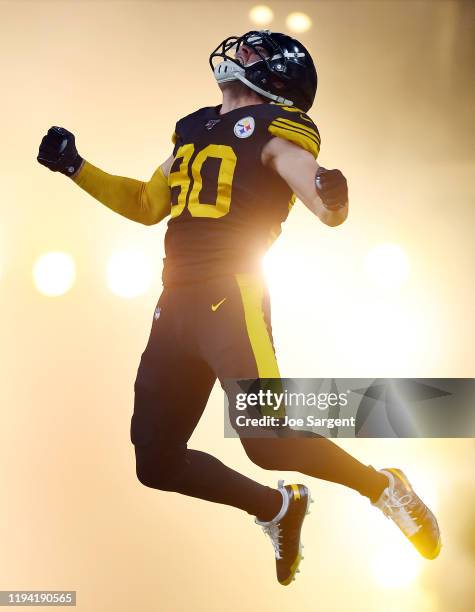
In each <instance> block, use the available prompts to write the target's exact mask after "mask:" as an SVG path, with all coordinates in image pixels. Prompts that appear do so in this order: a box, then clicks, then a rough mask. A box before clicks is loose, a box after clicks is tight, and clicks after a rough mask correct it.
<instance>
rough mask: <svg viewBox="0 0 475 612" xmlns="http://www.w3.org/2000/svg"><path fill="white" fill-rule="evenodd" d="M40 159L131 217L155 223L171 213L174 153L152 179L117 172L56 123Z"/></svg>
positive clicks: (43, 145) (46, 138) (48, 136)
mask: <svg viewBox="0 0 475 612" xmlns="http://www.w3.org/2000/svg"><path fill="white" fill-rule="evenodd" d="M37 159H38V162H39V163H40V164H42V165H44V166H46V167H47V168H49V169H50V170H52V171H53V172H61V173H62V174H65V175H66V176H69V177H70V178H71V179H72V180H73V181H74V182H75V183H76V184H77V185H79V187H81V188H82V189H84V190H85V191H86V192H87V193H89V194H90V195H92V196H93V197H94V198H95V199H96V200H98V201H99V202H101V203H102V204H104V205H105V206H107V207H108V208H110V209H111V210H113V211H114V212H116V213H118V214H119V215H122V216H123V217H126V218H127V219H131V220H132V221H137V222H138V223H143V224H144V225H154V224H155V223H158V222H159V221H161V220H162V219H164V218H165V217H166V216H167V215H169V214H170V210H171V197H170V188H169V187H168V180H167V176H168V174H169V172H170V167H171V165H172V163H173V156H170V157H169V158H168V159H167V160H166V161H165V162H164V163H163V164H161V165H160V166H159V167H158V168H157V170H156V171H155V172H154V174H153V176H152V178H151V179H150V180H149V181H148V182H142V181H138V180H136V179H132V178H126V177H123V176H115V175H112V174H108V173H107V172H104V171H103V170H101V169H100V168H96V166H93V165H92V164H91V163H89V162H87V161H86V160H84V159H83V158H82V157H81V156H80V155H79V154H78V152H77V149H76V145H75V140H74V135H73V134H71V132H68V130H65V129H64V128H58V127H52V128H50V129H49V130H48V133H47V134H46V136H44V138H43V140H42V141H41V145H40V150H39V153H38V157H37Z"/></svg>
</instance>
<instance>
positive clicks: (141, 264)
mask: <svg viewBox="0 0 475 612" xmlns="http://www.w3.org/2000/svg"><path fill="white" fill-rule="evenodd" d="M152 276H153V273H152V266H151V263H150V259H149V258H148V257H147V256H146V255H145V253H143V252H142V251H139V250H132V249H129V250H124V251H117V252H116V253H114V254H113V255H112V256H111V258H110V259H109V263H108V265H107V284H108V286H109V289H110V290H111V291H112V293H114V294H115V295H118V296H119V297H123V298H133V297H137V296H138V295H141V294H143V293H145V292H146V291H147V289H149V287H150V285H151V283H152Z"/></svg>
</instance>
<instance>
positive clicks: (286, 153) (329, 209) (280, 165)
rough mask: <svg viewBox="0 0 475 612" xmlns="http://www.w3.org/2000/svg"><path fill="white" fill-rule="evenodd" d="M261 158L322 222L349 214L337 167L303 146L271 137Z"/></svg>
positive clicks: (333, 222)
mask: <svg viewBox="0 0 475 612" xmlns="http://www.w3.org/2000/svg"><path fill="white" fill-rule="evenodd" d="M262 162H263V163H264V165H266V166H270V167H271V168H272V169H273V170H275V172H277V174H278V175H279V176H280V177H281V178H283V179H284V181H285V182H286V183H287V185H288V186H289V187H290V189H292V191H293V192H294V193H295V194H296V196H297V197H298V198H299V199H300V200H301V201H302V202H303V203H304V204H305V206H306V207H307V208H308V209H309V210H311V211H312V212H313V213H314V214H315V215H316V216H317V217H318V218H319V219H320V221H322V222H323V223H325V225H329V226H331V227H335V226H337V225H341V223H343V221H345V219H346V218H347V216H348V187H347V183H346V179H345V177H344V176H343V174H342V173H341V172H340V170H326V169H325V168H322V167H321V166H319V165H318V163H317V162H316V160H315V158H314V156H313V155H312V153H310V152H309V151H306V150H305V149H303V148H302V147H300V146H298V145H297V144H294V143H293V142H290V141H289V140H284V139H283V138H279V137H274V138H272V139H271V140H269V142H268V143H267V144H266V145H265V147H264V148H263V150H262Z"/></svg>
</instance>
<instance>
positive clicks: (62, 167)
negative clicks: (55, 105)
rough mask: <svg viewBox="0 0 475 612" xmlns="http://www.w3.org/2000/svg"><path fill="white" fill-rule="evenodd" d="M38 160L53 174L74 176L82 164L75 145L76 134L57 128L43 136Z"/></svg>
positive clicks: (54, 127) (51, 129)
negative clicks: (60, 173)
mask: <svg viewBox="0 0 475 612" xmlns="http://www.w3.org/2000/svg"><path fill="white" fill-rule="evenodd" d="M36 159H37V160H38V161H39V162H40V164H42V165H43V166H46V167H47V168H49V169H50V170H52V171H53V172H62V173H63V174H65V175H66V176H73V175H74V174H75V173H76V172H77V171H78V170H79V167H80V166H81V163H82V157H81V156H80V155H79V153H78V152H77V149H76V145H75V143H74V134H71V132H68V130H65V129H64V128H62V127H56V126H53V127H51V128H50V129H49V130H48V133H47V134H46V136H43V140H42V141H41V144H40V150H39V153H38V157H37V158H36Z"/></svg>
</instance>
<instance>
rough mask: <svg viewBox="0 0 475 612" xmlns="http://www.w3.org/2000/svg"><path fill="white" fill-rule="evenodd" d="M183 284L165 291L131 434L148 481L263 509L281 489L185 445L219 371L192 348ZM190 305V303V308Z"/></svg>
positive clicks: (257, 510)
mask: <svg viewBox="0 0 475 612" xmlns="http://www.w3.org/2000/svg"><path fill="white" fill-rule="evenodd" d="M192 303H193V301H192V300H190V299H189V296H186V295H184V293H183V291H173V290H168V291H165V292H164V294H163V295H162V297H161V299H160V301H159V306H158V308H157V310H156V318H154V321H153V324H152V330H151V333H150V338H149V341H148V344H147V347H146V349H145V351H144V353H143V355H142V358H141V361H140V366H139V370H138V373H137V379H136V382H135V405H134V414H133V417H132V425H131V438H132V442H133V443H134V445H135V454H136V469H137V476H138V478H139V480H140V481H141V482H142V483H143V484H144V485H146V486H149V487H152V488H156V489H161V490H165V491H174V492H177V493H182V494H184V495H189V496H192V497H198V498H201V499H205V500H208V501H213V502H218V503H223V504H228V505H232V506H236V507H238V508H241V509H243V510H246V511H247V512H249V513H250V514H253V515H254V514H259V513H264V515H266V512H267V509H268V508H269V507H272V498H274V499H275V496H276V495H278V496H279V499H280V494H278V493H277V492H276V491H274V490H273V489H270V488H269V487H265V486H262V485H260V484H258V483H256V482H253V481H252V480H250V479H249V478H246V477H245V476H242V475H241V474H238V473H237V472H235V471H234V470H231V469H230V468H228V467H226V466H225V465H224V464H223V463H222V462H221V461H219V460H218V459H216V458H215V457H213V456H211V455H209V454H207V453H204V452H201V451H197V450H193V449H189V448H188V446H187V443H188V440H189V439H190V436H191V434H192V433H193V430H194V429H195V427H196V425H197V423H198V421H199V419H200V417H201V415H202V413H203V410H204V408H205V406H206V402H207V400H208V397H209V394H210V392H211V389H212V387H213V384H214V381H215V379H216V377H215V375H214V373H213V372H212V370H211V369H210V367H209V366H208V365H207V364H206V363H205V362H204V361H203V360H202V359H200V358H199V356H198V355H196V353H195V352H194V350H193V342H192V338H190V331H191V330H188V329H187V325H186V321H185V320H184V319H185V318H186V316H187V313H186V311H187V310H188V311H190V306H191V305H192ZM191 310H192V308H191Z"/></svg>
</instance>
